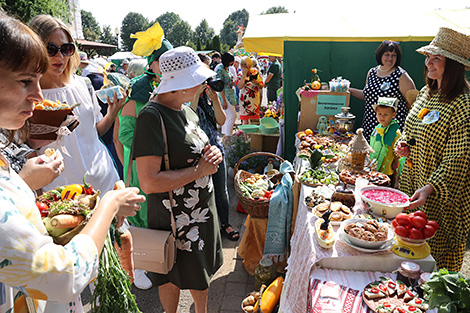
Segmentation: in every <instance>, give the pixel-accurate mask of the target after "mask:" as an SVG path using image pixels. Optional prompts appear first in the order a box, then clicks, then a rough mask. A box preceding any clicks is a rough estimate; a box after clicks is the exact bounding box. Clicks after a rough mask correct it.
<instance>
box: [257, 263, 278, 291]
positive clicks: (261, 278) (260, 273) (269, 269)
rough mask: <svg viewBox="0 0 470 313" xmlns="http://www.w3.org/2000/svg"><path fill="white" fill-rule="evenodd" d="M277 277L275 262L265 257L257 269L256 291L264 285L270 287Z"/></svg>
mask: <svg viewBox="0 0 470 313" xmlns="http://www.w3.org/2000/svg"><path fill="white" fill-rule="evenodd" d="M276 276H277V272H276V267H274V264H273V260H271V259H270V258H268V257H265V256H264V257H263V258H262V259H261V260H260V261H259V265H258V267H256V269H255V290H259V289H260V288H261V286H262V285H263V284H264V285H266V286H269V284H271V283H272V282H273V281H274V279H276Z"/></svg>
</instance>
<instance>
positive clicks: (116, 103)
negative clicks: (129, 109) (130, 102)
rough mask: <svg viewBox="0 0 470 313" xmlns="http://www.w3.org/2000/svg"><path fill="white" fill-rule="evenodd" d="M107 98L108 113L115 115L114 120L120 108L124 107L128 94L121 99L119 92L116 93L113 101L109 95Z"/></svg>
mask: <svg viewBox="0 0 470 313" xmlns="http://www.w3.org/2000/svg"><path fill="white" fill-rule="evenodd" d="M106 98H107V100H108V101H107V102H108V112H107V113H106V114H111V116H112V117H113V120H114V119H115V118H116V116H117V114H118V113H119V110H121V109H122V107H123V106H124V104H125V103H126V95H123V97H122V98H121V99H118V94H117V92H115V93H114V96H113V101H111V100H110V99H109V97H106Z"/></svg>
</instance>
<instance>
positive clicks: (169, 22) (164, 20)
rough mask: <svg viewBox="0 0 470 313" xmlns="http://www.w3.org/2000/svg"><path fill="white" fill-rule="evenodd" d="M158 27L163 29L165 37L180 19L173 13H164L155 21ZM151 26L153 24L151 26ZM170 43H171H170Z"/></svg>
mask: <svg viewBox="0 0 470 313" xmlns="http://www.w3.org/2000/svg"><path fill="white" fill-rule="evenodd" d="M156 21H157V22H158V23H159V24H160V26H161V27H162V28H163V32H164V33H165V37H166V35H167V34H168V33H170V30H171V28H172V27H173V26H174V25H176V23H178V22H179V21H181V17H180V16H179V15H178V14H176V13H173V12H166V13H163V14H162V15H160V16H159V17H157V20H156ZM152 25H153V24H152ZM170 42H171V41H170Z"/></svg>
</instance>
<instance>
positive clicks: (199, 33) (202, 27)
mask: <svg viewBox="0 0 470 313" xmlns="http://www.w3.org/2000/svg"><path fill="white" fill-rule="evenodd" d="M214 35H215V31H214V29H213V28H212V27H210V26H209V24H208V23H207V21H206V19H203V20H202V21H201V23H200V24H199V25H198V26H196V29H195V30H194V40H196V38H200V39H201V43H203V44H205V43H206V42H207V41H208V40H211V38H212V37H214Z"/></svg>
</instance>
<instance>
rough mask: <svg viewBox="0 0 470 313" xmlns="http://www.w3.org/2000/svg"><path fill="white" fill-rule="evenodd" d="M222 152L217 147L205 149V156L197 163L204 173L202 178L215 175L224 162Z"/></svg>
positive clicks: (209, 146) (208, 146)
mask: <svg viewBox="0 0 470 313" xmlns="http://www.w3.org/2000/svg"><path fill="white" fill-rule="evenodd" d="M222 158H223V156H222V152H220V150H219V148H217V147H216V146H211V145H207V146H206V147H204V154H203V156H202V158H201V159H200V160H199V161H198V162H197V165H196V167H197V169H198V170H199V171H200V172H201V173H202V176H206V175H212V174H215V173H216V172H217V170H218V168H219V164H220V163H221V162H222Z"/></svg>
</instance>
